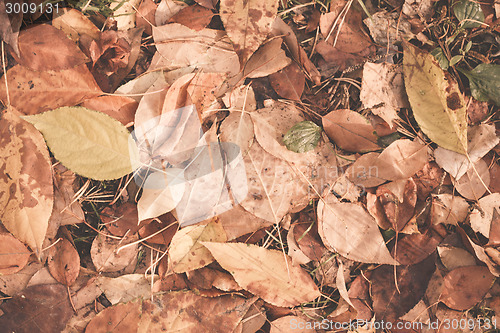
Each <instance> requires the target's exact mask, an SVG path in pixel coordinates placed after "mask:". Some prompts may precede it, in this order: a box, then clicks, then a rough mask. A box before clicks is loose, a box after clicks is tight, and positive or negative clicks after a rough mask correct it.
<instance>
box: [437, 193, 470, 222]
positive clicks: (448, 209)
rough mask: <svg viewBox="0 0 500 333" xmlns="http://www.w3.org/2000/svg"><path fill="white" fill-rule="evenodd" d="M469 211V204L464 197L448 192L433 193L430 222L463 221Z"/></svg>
mask: <svg viewBox="0 0 500 333" xmlns="http://www.w3.org/2000/svg"><path fill="white" fill-rule="evenodd" d="M468 211H469V204H468V203H467V201H465V199H464V198H462V197H459V196H454V195H451V194H448V193H443V194H433V195H432V208H431V222H432V224H439V223H443V224H454V225H457V224H458V223H459V222H464V221H465V219H466V217H467V214H468Z"/></svg>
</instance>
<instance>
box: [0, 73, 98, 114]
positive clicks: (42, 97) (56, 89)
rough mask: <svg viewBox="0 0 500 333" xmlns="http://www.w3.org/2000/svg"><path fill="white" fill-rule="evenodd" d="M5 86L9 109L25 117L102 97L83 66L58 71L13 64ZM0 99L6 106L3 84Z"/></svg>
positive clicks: (90, 75)
mask: <svg viewBox="0 0 500 333" xmlns="http://www.w3.org/2000/svg"><path fill="white" fill-rule="evenodd" d="M2 79H3V78H2ZM7 85H8V87H9V96H10V101H11V103H12V106H14V107H15V108H16V109H17V110H19V111H20V112H21V113H23V114H26V115H32V114H37V113H41V112H44V111H47V110H53V109H56V108H58V107H61V106H73V105H76V104H79V103H81V102H82V101H83V100H85V99H87V98H92V97H96V96H98V95H100V94H101V90H100V89H99V86H98V85H97V84H96V82H95V80H94V77H93V76H92V74H90V72H89V70H88V69H87V66H86V65H84V64H83V65H80V66H77V67H75V68H72V69H68V70H62V71H57V72H55V71H44V72H37V71H33V70H31V69H29V68H27V67H23V66H21V65H16V66H14V67H12V68H11V69H9V70H8V71H7ZM0 99H1V100H2V101H3V102H4V104H7V93H6V90H5V84H1V85H0Z"/></svg>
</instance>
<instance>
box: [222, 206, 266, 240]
mask: <svg viewBox="0 0 500 333" xmlns="http://www.w3.org/2000/svg"><path fill="white" fill-rule="evenodd" d="M218 217H219V220H220V222H221V224H222V227H223V228H224V231H225V232H226V235H227V240H228V241H231V240H233V239H236V238H238V237H240V236H243V235H246V234H249V233H253V232H255V231H257V230H260V229H262V228H266V227H269V226H271V225H273V222H270V221H267V220H264V219H261V218H258V217H257V216H255V215H253V214H251V213H249V212H248V211H246V210H245V209H244V208H243V207H242V206H241V205H236V206H234V207H233V208H232V209H230V210H228V211H225V212H224V213H221V214H219V216H218Z"/></svg>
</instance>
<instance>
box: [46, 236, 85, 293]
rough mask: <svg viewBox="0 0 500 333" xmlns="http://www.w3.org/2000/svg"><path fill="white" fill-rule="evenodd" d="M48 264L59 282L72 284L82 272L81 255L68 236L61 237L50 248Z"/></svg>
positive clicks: (51, 272)
mask: <svg viewBox="0 0 500 333" xmlns="http://www.w3.org/2000/svg"><path fill="white" fill-rule="evenodd" d="M47 266H48V268H49V271H50V274H52V276H53V277H54V278H55V279H56V280H57V281H58V282H59V283H61V284H64V285H66V286H70V285H72V284H73V283H74V282H75V280H76V278H77V277H78V274H80V256H79V255H78V251H77V250H76V249H75V247H74V246H73V244H71V242H70V241H69V240H68V239H67V238H61V240H60V241H58V242H57V243H56V244H55V245H54V246H52V247H51V248H50V249H49V253H48V258H47Z"/></svg>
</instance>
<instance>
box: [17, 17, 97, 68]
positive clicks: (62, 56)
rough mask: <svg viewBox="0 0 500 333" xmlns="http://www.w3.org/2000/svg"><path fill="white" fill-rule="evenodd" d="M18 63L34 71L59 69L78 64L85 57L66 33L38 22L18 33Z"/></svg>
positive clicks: (82, 61)
mask: <svg viewBox="0 0 500 333" xmlns="http://www.w3.org/2000/svg"><path fill="white" fill-rule="evenodd" d="M19 52H20V54H21V56H20V58H19V59H18V63H19V64H20V65H21V66H25V67H27V68H29V69H31V70H35V71H49V70H51V71H60V70H65V69H66V70H67V69H71V68H74V67H77V66H80V65H82V64H84V63H86V62H87V60H88V59H87V57H86V56H85V55H84V54H83V52H82V51H80V49H79V48H78V46H77V45H76V44H75V43H74V42H73V41H72V40H70V39H68V38H67V37H66V34H65V33H64V32H62V31H61V30H59V29H56V28H55V27H53V26H51V25H48V24H40V25H36V26H33V27H31V28H29V29H26V30H23V31H22V32H21V33H20V34H19Z"/></svg>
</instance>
